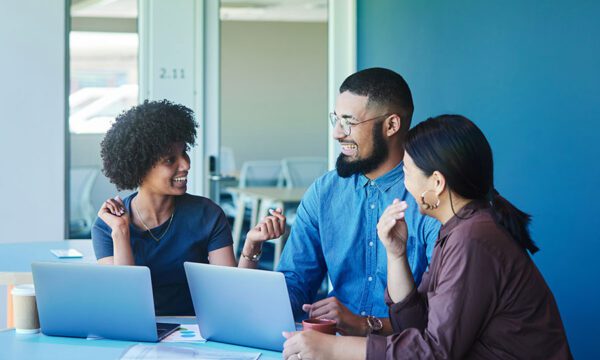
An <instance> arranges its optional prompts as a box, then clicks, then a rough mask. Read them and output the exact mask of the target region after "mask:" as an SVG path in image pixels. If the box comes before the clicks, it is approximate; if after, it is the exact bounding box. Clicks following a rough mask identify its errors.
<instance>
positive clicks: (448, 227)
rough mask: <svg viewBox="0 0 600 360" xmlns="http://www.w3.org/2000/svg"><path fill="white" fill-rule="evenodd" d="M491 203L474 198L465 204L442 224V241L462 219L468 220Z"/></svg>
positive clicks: (440, 237)
mask: <svg viewBox="0 0 600 360" xmlns="http://www.w3.org/2000/svg"><path fill="white" fill-rule="evenodd" d="M489 206H490V205H489V204H488V203H486V202H485V201H483V200H473V201H471V202H470V203H468V204H467V205H465V206H463V207H462V209H460V210H459V211H458V212H457V213H456V214H455V215H454V216H453V217H451V218H450V220H448V221H446V223H445V224H444V225H442V227H441V229H440V236H439V239H440V242H442V241H443V240H444V239H446V237H447V236H448V235H450V233H451V232H452V230H454V229H455V228H456V227H457V226H458V225H459V224H460V223H461V221H462V220H467V219H469V218H470V217H471V216H473V214H475V213H476V212H477V211H478V210H480V209H485V208H488V207H489Z"/></svg>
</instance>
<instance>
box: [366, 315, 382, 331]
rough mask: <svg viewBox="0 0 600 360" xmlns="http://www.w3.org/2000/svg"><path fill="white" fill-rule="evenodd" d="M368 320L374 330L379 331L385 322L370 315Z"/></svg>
mask: <svg viewBox="0 0 600 360" xmlns="http://www.w3.org/2000/svg"><path fill="white" fill-rule="evenodd" d="M367 321H368V322H369V326H370V327H371V329H373V331H379V330H381V329H382V328H383V322H381V320H380V319H379V318H376V317H374V316H369V317H368V318H367Z"/></svg>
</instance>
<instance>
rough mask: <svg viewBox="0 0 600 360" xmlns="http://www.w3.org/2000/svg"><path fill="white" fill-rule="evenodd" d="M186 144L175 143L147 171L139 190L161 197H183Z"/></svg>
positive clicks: (185, 185)
mask: <svg viewBox="0 0 600 360" xmlns="http://www.w3.org/2000/svg"><path fill="white" fill-rule="evenodd" d="M186 150H187V147H186V144H185V143H183V142H181V143H175V144H173V145H172V146H171V149H170V150H169V152H168V153H167V154H166V155H165V156H164V157H162V158H161V159H160V160H158V161H157V162H156V164H155V165H154V166H153V167H152V169H150V171H148V173H147V174H146V176H145V177H144V179H143V180H142V184H141V185H140V188H144V189H145V190H149V191H151V192H153V193H157V194H161V195H183V194H185V192H186V191H187V175H188V171H189V170H190V157H189V156H188V154H187V152H186Z"/></svg>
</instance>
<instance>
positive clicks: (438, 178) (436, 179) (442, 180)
mask: <svg viewBox="0 0 600 360" xmlns="http://www.w3.org/2000/svg"><path fill="white" fill-rule="evenodd" d="M431 179H432V181H433V184H432V185H433V189H434V191H435V193H436V194H437V195H438V196H440V194H441V193H443V192H444V190H446V177H445V176H444V174H442V173H441V172H439V171H437V170H436V171H434V172H433V174H431Z"/></svg>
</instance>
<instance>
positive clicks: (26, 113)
mask: <svg viewBox="0 0 600 360" xmlns="http://www.w3.org/2000/svg"><path fill="white" fill-rule="evenodd" d="M66 14H67V11H66V5H65V1H64V0H47V1H39V0H19V1H3V2H2V6H1V9H0V48H1V49H2V56H0V69H1V70H2V78H1V81H0V108H1V109H2V115H0V154H2V162H1V166H0V167H1V169H2V170H1V174H0V191H1V194H2V195H1V197H2V205H1V206H0V228H1V229H2V233H1V235H0V242H25V241H46V240H52V241H56V240H61V239H64V238H65V235H66V234H67V222H66V219H67V217H66V207H65V193H66V191H65V189H66V181H65V174H66V170H65V169H66V168H67V167H66V160H65V159H66V151H65V149H66V144H65V141H66V140H65V139H66V136H65V134H66V132H67V127H66V115H65V114H66V108H67V89H66V86H65V78H66V44H67V42H66V36H67V34H66ZM0 257H1V256H0Z"/></svg>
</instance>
